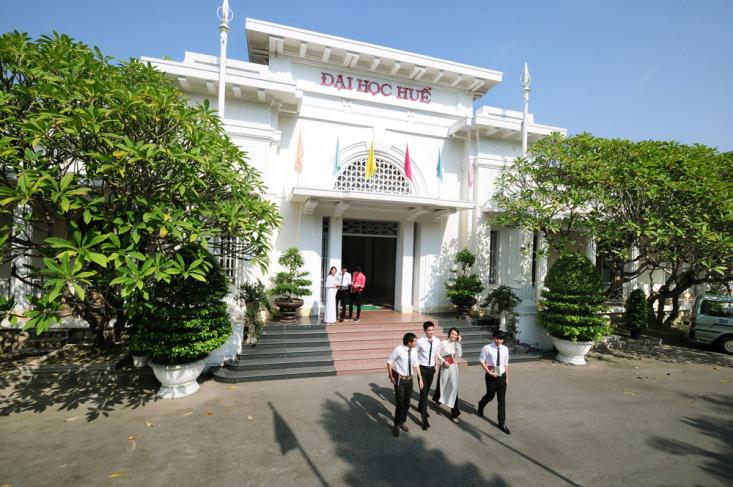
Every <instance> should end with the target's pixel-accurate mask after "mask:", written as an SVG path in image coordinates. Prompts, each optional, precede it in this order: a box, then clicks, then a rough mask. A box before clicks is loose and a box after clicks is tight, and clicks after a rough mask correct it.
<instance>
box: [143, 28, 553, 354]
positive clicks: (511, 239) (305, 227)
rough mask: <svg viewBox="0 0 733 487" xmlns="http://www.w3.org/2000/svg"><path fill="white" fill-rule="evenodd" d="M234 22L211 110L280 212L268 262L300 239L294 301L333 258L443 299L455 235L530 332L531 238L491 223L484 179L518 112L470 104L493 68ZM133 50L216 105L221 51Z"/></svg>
mask: <svg viewBox="0 0 733 487" xmlns="http://www.w3.org/2000/svg"><path fill="white" fill-rule="evenodd" d="M246 35H247V43H248V48H249V62H243V61H238V60H233V59H228V60H227V62H226V76H225V80H226V92H225V99H226V102H225V103H226V110H225V116H224V120H223V121H224V125H225V128H226V131H227V133H228V135H229V136H230V137H231V138H232V140H233V141H234V142H235V143H236V144H237V145H239V146H240V147H241V148H242V150H244V151H245V152H246V153H247V154H248V158H249V161H250V163H251V164H252V165H254V166H255V167H256V168H257V169H258V170H259V171H260V173H261V174H262V177H263V179H264V181H265V183H266V185H267V188H268V195H267V196H268V197H269V198H270V199H271V200H272V201H274V202H275V203H277V205H278V207H279V209H280V212H281V214H282V217H283V224H282V226H281V228H280V229H279V230H278V231H277V233H276V234H275V236H274V239H273V253H272V256H271V257H272V258H271V261H272V262H273V264H272V265H271V267H270V270H269V272H270V273H271V274H273V275H274V273H275V272H277V271H278V270H280V269H278V266H277V257H278V255H279V253H280V252H282V251H283V250H285V249H287V248H289V247H293V246H295V247H298V248H299V249H301V251H302V253H303V256H304V258H305V262H306V270H308V271H309V272H310V275H311V277H312V278H313V282H312V286H311V291H312V295H311V296H310V297H308V298H306V304H305V306H304V311H303V312H304V313H309V314H311V315H317V314H319V313H321V312H322V308H323V306H322V300H323V296H324V293H323V279H324V276H325V274H326V272H327V269H328V268H330V267H331V266H336V267H340V266H341V265H342V264H343V265H346V266H347V267H348V268H349V269H350V270H353V269H354V267H355V266H361V268H362V269H363V270H364V272H365V274H366V276H367V295H366V301H367V302H369V303H370V304H372V305H373V306H376V307H384V308H393V309H394V310H396V311H400V312H403V313H409V312H413V311H418V312H428V313H429V312H436V311H442V310H447V309H448V308H449V305H450V303H449V301H448V299H447V297H446V293H445V283H446V280H447V279H449V278H450V277H451V269H452V268H453V257H454V255H455V253H456V252H457V251H458V250H461V249H462V248H464V247H468V248H470V249H472V250H473V251H474V252H475V253H477V254H478V263H477V264H478V265H477V269H476V270H477V272H478V273H479V275H480V276H481V279H482V281H483V282H484V283H485V284H486V285H487V287H491V286H493V285H499V284H507V285H510V286H512V287H514V288H515V289H516V290H517V292H518V294H520V297H522V299H523V305H522V306H523V313H522V320H521V323H520V329H521V332H522V335H521V337H522V339H523V340H527V341H529V342H535V343H543V342H544V338H543V337H544V335H545V334H544V332H541V331H540V330H539V329H538V328H537V327H536V325H535V320H534V313H533V308H534V303H535V297H536V294H537V293H536V289H537V288H538V283H539V282H541V280H542V277H543V275H544V272H545V270H546V264H545V261H544V260H543V259H539V260H538V259H534V258H532V255H533V254H534V253H533V249H536V248H538V246H541V242H538V241H537V238H536V237H533V236H532V235H531V234H525V233H523V232H520V231H518V230H515V229H509V228H498V227H496V226H494V225H492V224H491V219H492V215H493V210H492V207H491V205H490V199H491V195H492V193H493V191H494V187H493V185H494V180H495V178H496V176H497V175H498V173H499V171H500V170H501V168H502V167H503V166H504V165H505V164H506V163H508V162H510V161H512V160H513V159H514V158H516V157H517V156H520V155H521V150H522V147H521V145H522V144H521V132H522V113H520V112H514V111H510V110H504V109H501V108H495V107H490V106H481V107H479V108H476V107H474V104H475V101H476V100H477V99H478V98H480V97H482V96H483V95H485V94H486V93H487V92H488V91H489V90H490V89H491V88H492V87H494V86H496V85H497V84H498V83H500V82H501V81H502V73H501V72H498V71H495V70H491V69H484V68H478V67H474V66H468V65H464V64H459V63H456V62H451V61H446V60H441V59H436V58H431V57H427V56H423V55H419V54H413V53H408V52H403V51H399V50H395V49H391V48H387V47H380V46H375V45H371V44H366V43H363V42H358V41H353V40H349V39H344V38H340V37H334V36H330V35H326V34H321V33H317V32H311V31H306V30H302V29H297V28H293V27H288V26H284V25H277V24H273V23H269V22H263V21H259V20H253V19H247V20H246ZM143 59H144V60H146V61H149V62H150V63H152V64H153V65H154V66H155V67H156V68H157V69H159V70H161V71H163V72H165V73H167V75H168V76H169V77H171V78H172V79H173V80H174V81H175V82H176V83H178V85H179V86H180V87H181V89H182V90H183V91H184V92H185V93H186V95H187V96H189V97H190V98H191V100H192V101H193V102H200V101H203V100H204V99H208V100H209V102H210V103H211V105H212V106H214V107H216V104H217V95H218V80H219V59H218V58H216V57H213V56H208V55H203V54H196V53H191V52H186V54H185V57H184V59H183V61H180V62H177V61H170V60H162V59H151V58H143ZM527 131H528V140H529V142H530V143H531V142H532V141H534V140H537V139H539V138H541V137H543V136H545V135H547V134H549V133H551V132H553V131H560V132H564V129H561V128H557V127H551V126H547V125H540V124H537V123H535V122H534V119H533V117H532V115H531V114H530V115H529V116H528V126H527ZM370 149H373V154H374V161H375V164H376V173H375V174H374V175H372V176H371V177H369V175H368V174H367V173H366V165H367V159H368V157H369V152H370ZM408 152H409V163H408V162H407V159H408V157H407V153H408ZM406 165H407V166H409V169H408V168H407V167H406ZM229 270H230V272H231V273H232V274H233V277H234V278H235V281H237V282H242V281H244V280H247V279H253V278H257V277H260V278H264V279H266V280H267V279H268V276H261V275H259V274H258V271H257V270H256V269H253V268H248V267H247V266H246V265H245V264H243V263H234V262H232V263H230V265H229Z"/></svg>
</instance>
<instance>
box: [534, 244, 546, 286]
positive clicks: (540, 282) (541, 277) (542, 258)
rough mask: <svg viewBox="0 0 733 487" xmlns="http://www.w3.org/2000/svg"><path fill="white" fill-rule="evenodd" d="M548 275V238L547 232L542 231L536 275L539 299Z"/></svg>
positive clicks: (538, 245)
mask: <svg viewBox="0 0 733 487" xmlns="http://www.w3.org/2000/svg"><path fill="white" fill-rule="evenodd" d="M546 276H547V239H546V238H545V234H544V233H542V232H540V233H539V234H538V235H537V275H536V276H535V279H536V283H537V287H536V289H535V290H536V291H537V299H539V298H540V297H541V295H542V288H543V287H544V285H545V277H546Z"/></svg>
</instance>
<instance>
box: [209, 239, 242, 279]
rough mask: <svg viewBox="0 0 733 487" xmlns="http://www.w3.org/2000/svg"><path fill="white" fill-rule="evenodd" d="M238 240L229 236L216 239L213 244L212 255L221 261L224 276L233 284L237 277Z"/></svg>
mask: <svg viewBox="0 0 733 487" xmlns="http://www.w3.org/2000/svg"><path fill="white" fill-rule="evenodd" d="M236 249H237V238H236V237H232V236H229V235H223V236H221V237H216V238H214V239H213V241H212V242H211V250H212V254H214V255H215V256H216V258H217V259H218V260H219V265H220V266H221V269H222V271H223V272H224V275H225V276H226V277H227V279H229V280H230V281H231V282H235V279H236V276H237V253H236Z"/></svg>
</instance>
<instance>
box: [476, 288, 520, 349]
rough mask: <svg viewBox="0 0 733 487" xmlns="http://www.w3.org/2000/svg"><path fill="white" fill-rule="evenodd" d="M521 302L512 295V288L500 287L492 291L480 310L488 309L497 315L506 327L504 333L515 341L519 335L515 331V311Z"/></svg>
mask: <svg viewBox="0 0 733 487" xmlns="http://www.w3.org/2000/svg"><path fill="white" fill-rule="evenodd" d="M520 302H521V300H520V299H519V297H517V295H516V294H514V291H512V288H510V287H509V286H505V285H501V286H498V287H496V288H495V289H493V290H492V291H491V292H490V293H489V294H488V296H486V299H485V300H484V302H483V303H481V307H482V308H489V312H490V313H494V314H496V315H499V316H500V317H501V318H502V321H504V324H505V326H506V332H507V334H508V335H509V337H510V338H511V339H516V338H517V335H519V330H518V329H517V323H518V321H519V320H518V318H517V312H516V311H515V309H516V307H517V305H518V304H519V303H520Z"/></svg>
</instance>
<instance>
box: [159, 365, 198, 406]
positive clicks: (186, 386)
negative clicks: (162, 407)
mask: <svg viewBox="0 0 733 487" xmlns="http://www.w3.org/2000/svg"><path fill="white" fill-rule="evenodd" d="M205 366H206V359H201V360H198V361H196V362H191V363H188V364H180V365H158V364H156V363H153V362H150V367H151V368H152V369H153V373H155V377H156V378H157V379H158V380H159V381H160V384H161V385H160V390H159V391H158V397H160V398H162V399H178V398H181V397H186V396H190V395H191V394H193V393H194V392H196V391H198V390H199V384H198V382H196V379H198V376H199V375H201V372H203V371H204V367H205Z"/></svg>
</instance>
